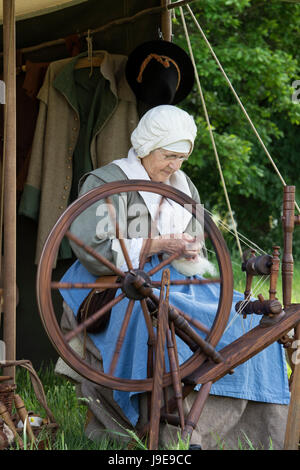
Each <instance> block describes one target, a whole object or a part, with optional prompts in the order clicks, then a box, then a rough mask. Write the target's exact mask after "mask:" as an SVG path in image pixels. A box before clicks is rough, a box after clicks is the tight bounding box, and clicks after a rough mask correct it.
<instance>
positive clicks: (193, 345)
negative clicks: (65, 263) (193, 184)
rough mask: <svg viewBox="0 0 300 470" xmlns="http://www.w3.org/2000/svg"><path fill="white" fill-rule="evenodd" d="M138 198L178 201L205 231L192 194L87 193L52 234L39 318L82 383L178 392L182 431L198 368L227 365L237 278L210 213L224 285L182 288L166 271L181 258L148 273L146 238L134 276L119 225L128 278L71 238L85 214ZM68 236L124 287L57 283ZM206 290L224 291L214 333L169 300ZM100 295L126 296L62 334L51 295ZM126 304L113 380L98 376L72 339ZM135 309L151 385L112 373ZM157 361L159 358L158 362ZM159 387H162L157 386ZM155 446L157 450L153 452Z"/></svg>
mask: <svg viewBox="0 0 300 470" xmlns="http://www.w3.org/2000/svg"><path fill="white" fill-rule="evenodd" d="M136 191H143V192H152V193H154V194H158V195H160V196H161V201H163V200H164V199H165V198H168V200H171V201H174V202H175V203H177V204H179V205H180V206H182V207H183V206H184V207H185V208H186V209H187V210H188V211H189V212H190V214H191V215H192V217H193V218H194V219H195V220H196V221H197V222H199V223H200V220H199V213H198V211H197V207H196V206H197V204H196V202H195V201H193V200H192V199H191V198H190V197H188V196H187V195H186V194H184V193H182V192H180V191H178V190H176V189H174V188H172V187H170V186H167V185H164V184H159V183H154V182H146V181H141V180H131V181H128V182H125V181H122V182H114V183H109V184H105V185H103V186H101V187H99V188H96V189H93V190H91V191H89V192H88V193H86V194H84V195H83V196H81V197H80V198H79V199H78V200H76V201H75V202H74V203H73V204H72V205H70V206H69V207H68V209H67V210H66V211H65V212H64V213H63V214H62V216H61V217H60V219H59V220H58V222H57V223H56V225H55V226H54V228H53V230H52V231H51V233H50V235H49V237H48V239H47V242H46V244H45V246H44V249H43V253H42V257H41V260H40V263H39V268H38V276H37V299H38V305H39V311H40V315H41V319H42V322H43V324H44V327H45V329H46V332H47V334H48V336H49V338H50V340H51V342H52V343H53V345H54V347H55V348H56V350H57V352H58V353H59V355H60V356H61V357H62V358H63V359H64V360H65V362H66V363H67V364H68V365H69V366H70V367H71V368H72V369H74V370H76V371H77V372H78V373H79V374H80V375H82V376H83V377H85V378H87V379H88V380H90V381H92V382H94V383H97V384H101V385H103V386H105V387H108V388H110V389H115V390H121V391H136V392H150V391H152V394H157V393H158V395H160V392H161V390H162V388H165V387H167V386H169V385H173V388H174V389H175V390H177V394H176V395H177V396H178V400H177V403H178V409H179V415H180V421H181V425H182V426H183V425H184V418H183V415H182V404H181V400H182V394H181V392H180V391H181V381H182V380H183V379H184V378H185V377H187V376H189V375H190V374H192V373H193V372H194V371H195V370H197V368H199V366H200V365H201V364H202V363H204V362H205V361H206V360H207V358H209V359H210V360H211V361H213V362H215V363H220V362H221V357H220V354H219V353H218V352H217V351H216V350H215V347H216V345H217V343H218V341H219V340H220V338H221V336H222V333H223V331H224V329H225V327H226V324H227V320H228V317H229V314H230V310H231V305H232V294H233V276H232V269H231V261H230V257H229V253H228V250H227V247H226V244H225V242H224V240H223V237H222V235H221V233H220V232H219V230H218V229H217V228H216V226H215V224H214V223H213V221H212V220H211V218H210V217H209V216H208V214H207V213H205V215H204V235H205V239H206V243H209V241H210V242H211V245H212V247H213V250H214V251H215V255H216V260H217V264H218V267H219V277H217V278H207V279H206V278H199V276H197V277H195V276H193V277H188V278H185V279H183V280H173V279H172V278H170V277H169V274H170V271H169V269H168V265H169V263H170V262H171V261H172V260H174V259H176V258H178V257H179V256H180V253H176V254H173V255H171V256H169V257H168V258H167V259H165V260H163V261H160V263H159V264H158V265H157V266H156V267H155V268H152V269H151V270H150V271H146V270H144V266H145V262H146V254H145V253H146V252H147V247H149V244H150V242H151V239H150V238H148V241H147V242H146V246H145V252H144V253H143V254H142V256H141V262H140V266H139V269H134V268H133V266H132V262H131V260H130V257H129V254H128V251H127V248H126V244H125V243H124V240H123V239H122V237H121V236H120V230H119V227H118V224H116V235H117V238H119V242H120V245H121V248H122V251H123V255H124V258H125V260H126V263H127V267H128V270H127V272H126V271H122V270H120V269H118V268H117V267H116V266H115V265H113V264H112V263H111V262H110V261H108V260H107V259H105V258H103V257H102V256H101V255H100V254H98V253H97V252H95V251H93V250H92V249H91V248H90V247H88V246H85V245H84V243H83V242H82V241H81V240H79V239H77V238H76V236H74V235H73V234H72V233H71V232H70V230H69V228H70V226H71V224H72V223H73V221H74V220H75V219H76V218H77V217H78V215H79V214H81V213H82V212H83V211H84V210H86V209H87V208H88V207H90V206H91V205H92V204H94V203H96V202H99V201H101V200H104V201H105V202H106V203H107V204H108V203H110V202H111V198H112V197H113V196H115V195H116V194H119V193H120V192H122V194H124V193H129V192H136ZM111 216H112V217H114V214H111ZM64 236H67V237H68V238H69V239H70V240H72V242H73V243H75V244H77V245H78V246H81V248H82V249H84V250H85V251H87V252H88V253H89V255H91V256H92V257H94V258H95V259H96V260H97V261H98V262H99V263H102V264H103V265H104V266H106V267H108V268H109V269H110V270H111V271H112V272H113V273H114V274H116V275H118V276H119V279H120V281H119V280H118V282H117V283H113V284H107V283H104V284H103V283H102V284H101V283H97V282H96V283H89V284H88V283H81V284H78V283H77V284H72V283H69V284H68V285H66V284H63V283H61V282H53V281H52V267H53V264H54V261H55V259H56V256H57V253H58V249H59V246H60V243H61V241H62V239H63V237H64ZM159 270H161V271H162V279H161V282H159V281H153V275H154V274H155V273H157V272H158V271H159ZM208 283H220V298H219V304H218V308H217V311H216V314H215V318H214V320H213V322H212V325H211V326H209V327H208V326H207V325H203V324H202V323H200V322H199V321H197V320H196V319H194V318H192V317H191V316H190V315H189V314H188V313H187V312H184V311H182V310H179V309H178V308H176V307H175V306H174V305H172V303H171V302H169V298H168V292H169V291H171V289H172V287H173V286H175V287H176V285H180V284H182V285H184V284H188V285H189V284H193V285H194V286H195V288H196V286H197V285H201V284H208ZM95 287H98V288H102V289H103V288H108V287H111V288H113V287H114V288H117V287H118V288H121V291H120V292H121V293H119V291H118V292H117V295H116V297H115V299H114V300H113V301H110V302H109V303H108V304H106V305H104V306H103V307H101V309H100V310H99V311H98V312H96V313H95V314H94V315H92V316H91V317H90V318H89V319H87V320H85V321H83V322H82V323H81V324H79V325H78V326H77V327H76V328H75V329H74V330H73V331H71V332H69V333H68V334H67V335H65V334H63V333H62V331H61V329H60V326H59V323H58V321H57V318H56V315H55V312H54V308H53V303H52V291H53V290H55V289H62V288H72V289H74V288H79V289H80V288H95ZM155 289H160V296H157V295H156V294H155ZM165 291H166V294H165ZM124 298H128V299H129V301H128V304H127V310H126V313H125V316H124V320H123V324H122V327H121V332H120V334H119V338H118V341H117V344H116V349H115V351H114V353H113V356H112V361H111V365H110V369H109V371H108V372H107V373H106V372H103V371H101V370H99V369H97V370H96V369H93V368H92V367H91V366H90V365H88V364H87V363H86V362H85V361H84V360H83V359H82V358H81V357H80V356H79V355H78V354H76V353H75V352H74V350H73V349H72V348H71V347H70V346H69V344H68V343H69V341H70V340H71V339H72V338H74V337H75V336H77V335H78V334H79V333H81V332H82V331H83V330H84V329H85V328H87V326H88V325H90V324H91V323H93V322H94V321H95V320H97V319H98V318H99V317H101V316H102V315H104V314H105V312H107V310H109V309H110V308H112V306H113V305H117V303H118V302H120V301H121V300H123V299H124ZM135 302H139V303H140V306H141V308H140V314H141V315H143V317H144V321H145V323H146V326H147V331H148V336H149V339H150V341H149V344H150V345H149V348H150V351H149V355H148V357H149V364H148V366H149V367H148V377H145V378H143V379H126V378H121V377H117V376H116V375H115V373H114V371H115V367H116V363H117V362H118V359H119V355H120V351H121V349H122V344H123V341H124V337H125V336H126V334H127V332H128V323H129V319H130V315H131V312H132V310H133V307H134V304H135ZM149 302H150V304H151V303H152V304H154V305H155V306H156V308H157V312H158V313H157V317H158V328H157V335H156V332H155V328H153V325H152V316H151V315H150V310H149ZM176 337H180V339H181V340H183V341H184V342H185V343H186V344H187V345H188V347H189V348H190V349H191V355H190V357H189V358H188V359H187V360H186V361H185V362H184V363H183V364H179V360H178V357H177V355H176ZM147 340H148V338H147V337H146V338H145V341H146V342H147ZM165 345H168V351H170V353H169V359H170V371H169V372H166V370H165V369H164V364H163V362H164V359H163V350H164V347H165ZM154 349H155V352H154ZM152 357H154V359H153V360H152ZM158 362H159V363H160V370H158V369H159V368H158V367H156V366H155V364H157V363H158ZM157 383H159V384H160V385H159V386H157V385H155V384H157ZM157 387H158V388H157ZM157 390H158V391H157ZM180 395H181V397H180ZM156 405H157V403H156ZM156 407H157V406H156ZM153 419H154V418H153ZM154 421H155V420H154ZM156 421H157V420H156ZM155 440H156V438H154V441H155ZM152 445H153V446H154V447H155V444H152Z"/></svg>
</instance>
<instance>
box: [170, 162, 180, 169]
mask: <svg viewBox="0 0 300 470" xmlns="http://www.w3.org/2000/svg"><path fill="white" fill-rule="evenodd" d="M169 166H170V168H172V170H178V169H179V168H180V167H181V161H180V160H174V161H172V162H170V163H169Z"/></svg>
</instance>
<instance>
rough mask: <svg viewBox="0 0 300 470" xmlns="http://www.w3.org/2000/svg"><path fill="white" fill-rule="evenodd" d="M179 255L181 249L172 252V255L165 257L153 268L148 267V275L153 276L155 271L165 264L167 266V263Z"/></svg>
mask: <svg viewBox="0 0 300 470" xmlns="http://www.w3.org/2000/svg"><path fill="white" fill-rule="evenodd" d="M180 255H181V251H178V252H176V253H173V254H172V255H170V256H169V257H168V258H166V259H165V260H163V261H161V262H160V263H159V264H158V265H157V266H155V267H154V268H152V269H150V271H148V272H147V274H148V276H153V274H155V273H157V272H158V271H160V270H161V269H163V268H164V267H165V266H167V265H168V264H170V263H172V261H174V260H175V259H177V258H179V256H180Z"/></svg>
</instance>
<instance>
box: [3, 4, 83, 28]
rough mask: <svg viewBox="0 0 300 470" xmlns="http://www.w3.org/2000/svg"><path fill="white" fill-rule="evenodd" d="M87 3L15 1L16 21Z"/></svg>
mask: <svg viewBox="0 0 300 470" xmlns="http://www.w3.org/2000/svg"><path fill="white" fill-rule="evenodd" d="M87 1H88V0H26V1H24V0H15V12H16V13H15V14H16V20H21V19H22V20H23V19H26V18H32V17H34V16H39V15H44V14H46V13H51V12H54V11H56V10H61V9H63V8H67V7H72V6H74V5H77V4H79V3H83V2H87ZM0 22H1V24H2V23H3V5H2V2H0Z"/></svg>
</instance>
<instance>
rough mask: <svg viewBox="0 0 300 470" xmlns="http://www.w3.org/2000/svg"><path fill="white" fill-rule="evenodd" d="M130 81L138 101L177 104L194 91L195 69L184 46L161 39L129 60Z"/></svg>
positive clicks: (136, 51)
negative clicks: (182, 47)
mask: <svg viewBox="0 0 300 470" xmlns="http://www.w3.org/2000/svg"><path fill="white" fill-rule="evenodd" d="M126 78H127V81H128V83H129V85H130V87H131V89H132V90H133V92H134V94H135V96H136V97H137V99H138V100H140V101H142V102H144V103H146V104H148V105H150V106H159V105H161V104H172V105H174V104H177V103H179V102H180V101H182V100H183V99H184V98H185V97H186V96H187V95H188V94H189V92H190V91H191V89H192V87H193V84H194V78H195V77H194V67H193V64H192V61H191V59H190V58H189V56H188V55H187V53H186V52H185V51H184V50H183V49H181V47H179V46H177V45H176V44H173V43H172V42H169V41H163V40H161V39H159V40H156V41H149V42H145V43H143V44H141V45H139V46H138V47H137V48H136V49H134V51H133V52H131V54H130V55H129V57H128V61H127V65H126Z"/></svg>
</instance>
